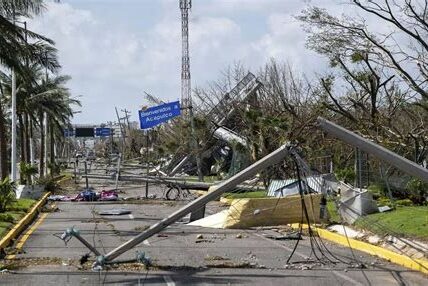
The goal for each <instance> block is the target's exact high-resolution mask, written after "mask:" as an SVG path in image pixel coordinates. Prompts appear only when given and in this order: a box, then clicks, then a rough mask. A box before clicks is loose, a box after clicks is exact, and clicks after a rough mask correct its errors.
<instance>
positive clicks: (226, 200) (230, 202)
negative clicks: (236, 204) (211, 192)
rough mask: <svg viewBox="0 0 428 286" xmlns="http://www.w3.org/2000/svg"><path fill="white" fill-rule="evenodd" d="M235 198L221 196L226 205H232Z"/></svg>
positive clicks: (221, 200)
mask: <svg viewBox="0 0 428 286" xmlns="http://www.w3.org/2000/svg"><path fill="white" fill-rule="evenodd" d="M233 200H234V199H229V198H225V197H220V203H223V204H225V205H229V206H230V205H231V204H232V202H233Z"/></svg>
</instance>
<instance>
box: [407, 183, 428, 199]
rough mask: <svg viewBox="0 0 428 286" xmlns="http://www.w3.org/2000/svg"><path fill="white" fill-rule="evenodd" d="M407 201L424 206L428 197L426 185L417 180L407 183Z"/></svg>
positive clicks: (427, 186) (427, 185) (427, 184)
mask: <svg viewBox="0 0 428 286" xmlns="http://www.w3.org/2000/svg"><path fill="white" fill-rule="evenodd" d="M407 191H408V192H409V199H410V200H411V201H412V202H413V203H414V204H416V205H424V204H425V203H426V198H427V197H428V183H425V182H422V181H421V180H419V179H411V180H410V181H409V182H408V183H407Z"/></svg>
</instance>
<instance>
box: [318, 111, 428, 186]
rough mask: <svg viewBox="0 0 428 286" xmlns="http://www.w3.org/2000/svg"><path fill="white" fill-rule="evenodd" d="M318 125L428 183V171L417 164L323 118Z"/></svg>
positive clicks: (320, 118) (319, 118)
mask: <svg viewBox="0 0 428 286" xmlns="http://www.w3.org/2000/svg"><path fill="white" fill-rule="evenodd" d="M318 124H319V126H320V127H321V128H322V129H323V130H324V131H326V132H328V133H330V134H331V135H333V136H335V137H337V138H339V139H340V140H342V141H344V142H346V143H348V144H349V145H352V146H354V147H357V148H359V149H361V150H363V151H365V152H367V153H369V154H372V155H374V156H376V157H378V158H379V159H381V160H383V161H385V162H387V163H389V164H391V165H392V166H395V167H396V168H397V169H400V170H401V171H403V172H405V173H407V174H409V175H411V176H415V177H417V178H419V179H421V180H422V181H425V182H427V183H428V170H427V169H425V168H424V167H422V166H419V165H418V164H416V163H415V162H412V161H410V160H408V159H406V158H404V157H402V156H400V155H398V154H396V153H394V152H392V151H390V150H388V149H386V148H384V147H382V146H380V145H378V144H376V143H373V142H371V141H370V140H367V139H365V138H363V137H361V136H359V135H357V134H355V133H353V132H351V131H349V130H347V129H345V128H343V127H341V126H339V125H337V124H334V123H333V122H330V121H328V120H327V119H324V118H322V117H318Z"/></svg>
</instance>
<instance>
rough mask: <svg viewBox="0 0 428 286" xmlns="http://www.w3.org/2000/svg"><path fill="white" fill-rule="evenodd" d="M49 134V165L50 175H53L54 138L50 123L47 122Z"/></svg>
mask: <svg viewBox="0 0 428 286" xmlns="http://www.w3.org/2000/svg"><path fill="white" fill-rule="evenodd" d="M49 126H50V128H49V136H50V165H51V175H52V176H53V175H55V172H56V170H55V169H56V168H55V138H54V130H53V128H52V124H49Z"/></svg>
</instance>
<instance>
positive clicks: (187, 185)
mask: <svg viewBox="0 0 428 286" xmlns="http://www.w3.org/2000/svg"><path fill="white" fill-rule="evenodd" d="M82 177H87V178H89V179H100V180H113V179H114V177H113V176H109V175H82ZM118 181H128V182H143V183H146V182H147V183H154V184H166V185H167V184H172V185H176V186H179V187H180V188H182V189H193V190H208V189H209V188H210V187H212V186H215V185H216V184H217V183H207V182H198V181H188V180H186V179H185V178H180V177H155V176H132V175H128V176H125V175H121V176H119V178H118ZM218 183H220V182H218ZM236 189H239V190H247V191H257V190H259V189H260V188H259V187H257V186H251V185H237V186H236Z"/></svg>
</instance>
